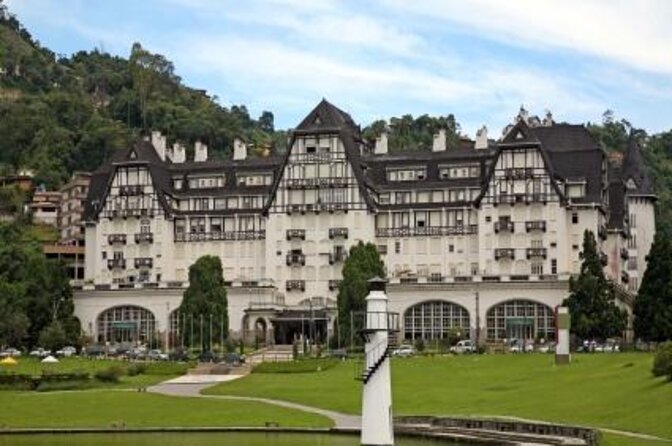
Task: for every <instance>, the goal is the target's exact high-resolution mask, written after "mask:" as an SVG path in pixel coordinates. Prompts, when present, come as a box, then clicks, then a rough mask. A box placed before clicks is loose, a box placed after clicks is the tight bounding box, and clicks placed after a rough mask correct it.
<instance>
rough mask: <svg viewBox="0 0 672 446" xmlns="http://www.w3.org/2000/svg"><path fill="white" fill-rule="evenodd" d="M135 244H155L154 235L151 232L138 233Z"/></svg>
mask: <svg viewBox="0 0 672 446" xmlns="http://www.w3.org/2000/svg"><path fill="white" fill-rule="evenodd" d="M135 243H136V244H140V243H154V234H153V233H151V232H138V233H137V234H135Z"/></svg>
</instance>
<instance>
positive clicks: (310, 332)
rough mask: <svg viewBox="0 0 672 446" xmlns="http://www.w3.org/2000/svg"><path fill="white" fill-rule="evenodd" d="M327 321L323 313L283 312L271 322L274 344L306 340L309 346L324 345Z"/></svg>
mask: <svg viewBox="0 0 672 446" xmlns="http://www.w3.org/2000/svg"><path fill="white" fill-rule="evenodd" d="M328 321H329V318H328V317H327V315H326V312H325V311H312V312H311V311H304V310H285V311H283V312H282V313H280V314H278V316H276V318H275V319H274V320H273V333H274V336H275V343H276V345H277V344H279V345H288V344H292V343H294V341H298V340H301V339H307V340H310V342H311V344H324V343H326V342H327V324H328Z"/></svg>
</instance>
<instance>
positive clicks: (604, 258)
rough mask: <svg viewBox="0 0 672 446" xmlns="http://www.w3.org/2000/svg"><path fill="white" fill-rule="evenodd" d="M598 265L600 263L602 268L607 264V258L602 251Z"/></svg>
mask: <svg viewBox="0 0 672 446" xmlns="http://www.w3.org/2000/svg"><path fill="white" fill-rule="evenodd" d="M600 263H602V266H607V264H609V256H608V255H607V254H606V253H604V252H602V251H600Z"/></svg>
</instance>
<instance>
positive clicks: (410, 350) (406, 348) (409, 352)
mask: <svg viewBox="0 0 672 446" xmlns="http://www.w3.org/2000/svg"><path fill="white" fill-rule="evenodd" d="M415 353H416V351H415V347H413V346H412V345H402V346H401V347H399V348H398V349H396V350H394V351H393V352H392V356H399V357H401V358H408V357H409V356H413V355H415Z"/></svg>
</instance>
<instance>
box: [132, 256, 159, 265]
mask: <svg viewBox="0 0 672 446" xmlns="http://www.w3.org/2000/svg"><path fill="white" fill-rule="evenodd" d="M133 264H134V265H135V267H136V268H151V267H152V266H153V265H154V260H153V259H152V258H151V257H138V258H136V259H135V260H134V261H133Z"/></svg>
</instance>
